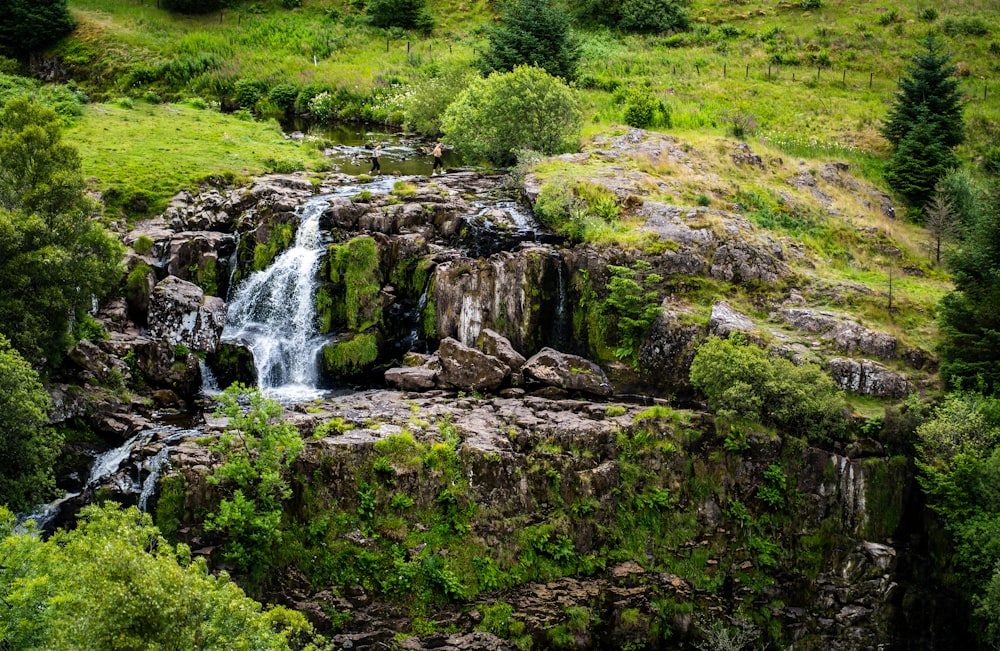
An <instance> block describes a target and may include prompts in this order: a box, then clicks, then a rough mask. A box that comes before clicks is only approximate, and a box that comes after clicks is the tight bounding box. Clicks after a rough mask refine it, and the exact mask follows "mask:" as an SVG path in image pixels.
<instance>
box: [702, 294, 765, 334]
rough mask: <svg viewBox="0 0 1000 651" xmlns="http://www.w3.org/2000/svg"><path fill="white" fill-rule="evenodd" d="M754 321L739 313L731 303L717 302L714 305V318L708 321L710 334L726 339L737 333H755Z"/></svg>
mask: <svg viewBox="0 0 1000 651" xmlns="http://www.w3.org/2000/svg"><path fill="white" fill-rule="evenodd" d="M754 329H755V326H754V323H753V321H752V320H751V319H750V317H748V316H747V315H745V314H742V313H740V312H737V311H736V310H734V309H733V308H732V307H730V305H729V303H727V302H725V301H716V302H715V303H714V304H713V305H712V316H711V317H709V320H708V332H709V334H713V335H715V336H717V337H722V338H726V337H728V336H729V335H731V334H734V333H737V332H753V331H754Z"/></svg>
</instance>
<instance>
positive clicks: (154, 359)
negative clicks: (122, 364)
mask: <svg viewBox="0 0 1000 651" xmlns="http://www.w3.org/2000/svg"><path fill="white" fill-rule="evenodd" d="M134 350H135V368H136V371H137V372H139V373H140V374H141V375H142V377H143V379H144V380H145V381H146V384H147V385H149V387H150V388H153V389H171V390H172V391H174V392H175V393H177V394H178V395H179V396H182V397H185V398H187V397H190V396H193V395H195V394H196V393H198V392H199V391H200V390H201V364H199V360H198V356H197V355H195V354H194V353H190V352H189V353H187V354H186V355H179V356H178V355H177V353H178V352H180V351H178V350H177V348H176V347H175V346H174V345H172V344H170V343H169V342H167V341H162V340H161V341H150V340H148V339H139V340H137V341H136V344H135V348H134Z"/></svg>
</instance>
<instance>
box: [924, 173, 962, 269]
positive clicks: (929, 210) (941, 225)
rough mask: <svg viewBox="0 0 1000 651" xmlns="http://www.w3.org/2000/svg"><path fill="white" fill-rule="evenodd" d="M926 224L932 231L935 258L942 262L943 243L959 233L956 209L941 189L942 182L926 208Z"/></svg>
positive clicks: (930, 231) (928, 230)
mask: <svg viewBox="0 0 1000 651" xmlns="http://www.w3.org/2000/svg"><path fill="white" fill-rule="evenodd" d="M924 215H925V217H924V226H925V227H926V228H927V232H928V233H930V236H931V243H932V244H933V245H934V260H935V261H936V262H937V263H938V264H941V245H942V244H944V243H945V242H947V241H949V240H951V239H954V237H955V236H956V234H957V233H958V225H957V223H956V217H955V209H954V208H952V205H951V202H950V201H948V196H947V195H946V194H945V193H944V192H943V191H942V190H941V184H940V183H939V184H938V186H937V187H936V188H935V189H934V197H933V198H932V199H931V201H930V203H928V204H927V207H926V208H924Z"/></svg>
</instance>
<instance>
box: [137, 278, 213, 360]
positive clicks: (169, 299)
mask: <svg viewBox="0 0 1000 651" xmlns="http://www.w3.org/2000/svg"><path fill="white" fill-rule="evenodd" d="M225 325H226V304H225V302H224V301H223V300H222V299H221V298H218V297H216V296H206V295H205V292H204V291H203V290H202V289H201V288H200V287H198V286H197V285H195V284H193V283H189V282H187V281H184V280H181V279H180V278H177V277H175V276H168V277H167V278H165V279H164V280H162V281H160V282H159V283H157V285H156V287H155V288H154V289H153V294H152V296H150V300H149V336H150V338H152V339H158V340H161V341H164V342H167V343H169V344H171V345H175V346H176V345H184V346H186V347H187V348H188V349H190V350H198V351H205V352H214V351H215V350H216V348H218V346H219V339H220V337H221V336H222V329H223V328H224V327H225Z"/></svg>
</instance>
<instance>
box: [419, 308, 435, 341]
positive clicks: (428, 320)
mask: <svg viewBox="0 0 1000 651" xmlns="http://www.w3.org/2000/svg"><path fill="white" fill-rule="evenodd" d="M421 328H422V330H423V335H424V337H425V338H427V339H436V338H437V336H438V332H437V303H435V301H434V299H433V298H428V299H427V305H425V306H424V313H423V315H421Z"/></svg>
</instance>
